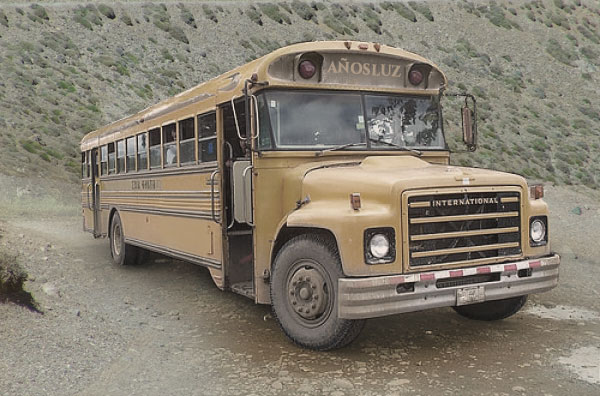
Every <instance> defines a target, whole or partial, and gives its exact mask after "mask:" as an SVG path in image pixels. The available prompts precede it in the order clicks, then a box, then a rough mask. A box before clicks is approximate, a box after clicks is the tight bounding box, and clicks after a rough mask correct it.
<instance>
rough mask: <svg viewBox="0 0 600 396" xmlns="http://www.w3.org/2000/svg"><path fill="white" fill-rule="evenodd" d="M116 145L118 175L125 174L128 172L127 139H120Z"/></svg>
mask: <svg viewBox="0 0 600 396" xmlns="http://www.w3.org/2000/svg"><path fill="white" fill-rule="evenodd" d="M114 143H115V152H116V157H115V158H116V172H115V173H117V174H120V173H125V171H126V166H127V165H126V158H127V147H126V146H127V144H126V139H119V140H117V141H115V142H114Z"/></svg>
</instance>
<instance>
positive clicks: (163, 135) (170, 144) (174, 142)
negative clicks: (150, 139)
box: [160, 121, 179, 168]
mask: <svg viewBox="0 0 600 396" xmlns="http://www.w3.org/2000/svg"><path fill="white" fill-rule="evenodd" d="M171 125H173V126H174V127H175V138H174V139H173V140H172V141H169V142H166V139H165V138H166V136H167V133H169V132H167V131H165V127H170V126H171ZM177 126H178V125H177V121H168V122H165V123H163V124H162V125H161V127H160V137H161V153H162V154H161V156H162V158H163V160H162V164H163V168H172V167H176V166H178V165H179V147H178V145H177V141H178V137H179V132H178V128H177ZM171 147H175V159H174V161H173V162H172V163H170V164H168V163H167V153H168V151H167V150H168V149H169V148H171Z"/></svg>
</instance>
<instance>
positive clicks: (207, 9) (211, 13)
mask: <svg viewBox="0 0 600 396" xmlns="http://www.w3.org/2000/svg"><path fill="white" fill-rule="evenodd" d="M188 12H189V11H188ZM202 12H204V15H205V16H206V18H208V19H210V20H211V21H213V22H214V23H219V19H218V18H217V14H215V12H214V11H213V10H212V9H211V8H210V7H209V6H208V5H206V4H203V5H202ZM190 14H191V13H190ZM181 17H182V18H183V11H182V16H181ZM193 19H194V16H193V15H192V20H193ZM186 23H187V22H186ZM188 25H189V23H188ZM194 27H196V26H195V23H194Z"/></svg>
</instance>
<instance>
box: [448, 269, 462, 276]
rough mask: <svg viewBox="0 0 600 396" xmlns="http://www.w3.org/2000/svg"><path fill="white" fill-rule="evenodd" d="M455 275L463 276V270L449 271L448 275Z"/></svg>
mask: <svg viewBox="0 0 600 396" xmlns="http://www.w3.org/2000/svg"><path fill="white" fill-rule="evenodd" d="M457 276H463V272H462V270H458V271H450V277H451V278H454V277H457Z"/></svg>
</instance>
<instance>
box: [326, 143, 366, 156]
mask: <svg viewBox="0 0 600 396" xmlns="http://www.w3.org/2000/svg"><path fill="white" fill-rule="evenodd" d="M362 145H365V146H366V145H367V143H365V142H354V143H346V144H340V145H339V146H335V147H330V148H328V149H323V150H321V151H317V152H316V153H315V157H318V156H320V155H323V153H326V152H328V151H337V150H343V149H345V148H348V147H354V146H362Z"/></svg>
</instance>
